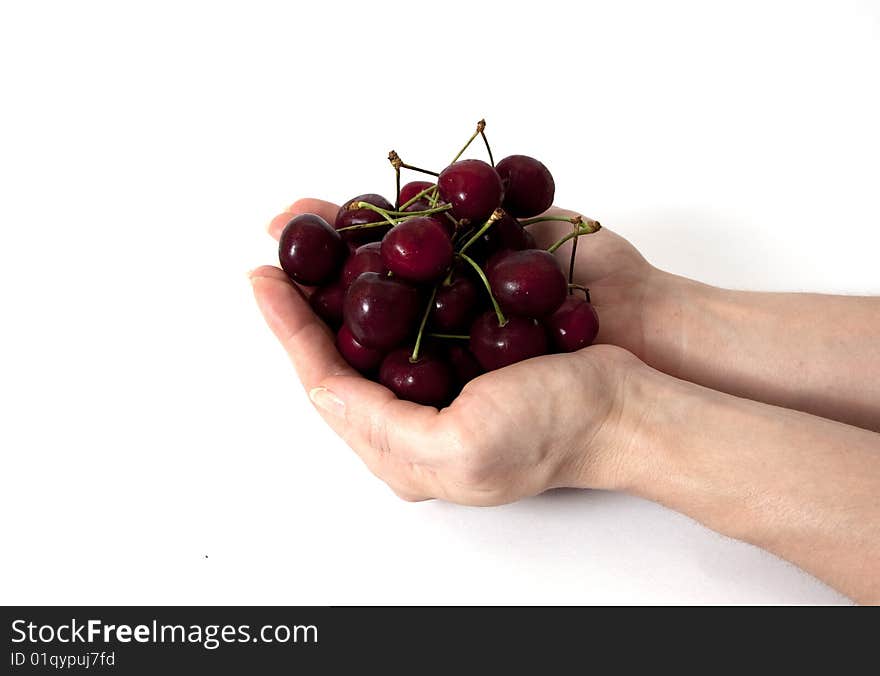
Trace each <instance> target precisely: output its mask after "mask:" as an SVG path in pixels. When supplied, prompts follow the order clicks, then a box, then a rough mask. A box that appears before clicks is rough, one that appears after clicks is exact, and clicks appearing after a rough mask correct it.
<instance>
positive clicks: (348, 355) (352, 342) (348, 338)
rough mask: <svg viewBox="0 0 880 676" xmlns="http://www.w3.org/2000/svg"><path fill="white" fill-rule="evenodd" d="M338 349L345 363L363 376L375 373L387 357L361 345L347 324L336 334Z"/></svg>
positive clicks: (379, 351) (380, 351) (378, 351)
mask: <svg viewBox="0 0 880 676" xmlns="http://www.w3.org/2000/svg"><path fill="white" fill-rule="evenodd" d="M336 349H337V350H339V354H341V355H342V358H343V359H345V361H347V362H348V363H349V364H350V365H351V366H352V367H353V368H355V369H357V370H358V371H360V372H361V373H363V374H368V373H374V372H375V371H376V369H377V368H379V364H381V363H382V359H383V358H384V357H385V353H384V352H383V351H382V350H374V349H372V348H369V347H364V346H363V345H361V343H359V342H358V339H357V338H355V337H354V334H353V333H352V332H351V329H349V328H348V327H347V326H346V325H345V324H343V325H342V327H341V328H340V329H339V332H338V333H337V334H336Z"/></svg>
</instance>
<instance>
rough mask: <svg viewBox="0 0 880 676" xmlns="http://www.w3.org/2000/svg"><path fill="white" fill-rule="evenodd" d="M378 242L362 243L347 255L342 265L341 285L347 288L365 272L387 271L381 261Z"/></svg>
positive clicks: (381, 272) (380, 272)
mask: <svg viewBox="0 0 880 676" xmlns="http://www.w3.org/2000/svg"><path fill="white" fill-rule="evenodd" d="M380 246H381V244H380V243H379V242H369V243H368V244H362V245H361V246H359V247H358V248H357V249H356V250H355V252H354V253H353V254H352V255H351V256H349V257H348V259H347V260H346V261H345V265H343V266H342V285H343V286H344V287H345V288H346V289H347V288H348V287H349V286H351V283H352V282H353V281H354V280H356V279H357V278H358V277H360V276H361V275H362V274H363V273H365V272H378V273H379V274H383V273H385V272H388V270H387V269H386V268H385V264H384V263H383V262H382V253H381V251H380Z"/></svg>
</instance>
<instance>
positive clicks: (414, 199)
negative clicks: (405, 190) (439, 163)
mask: <svg viewBox="0 0 880 676" xmlns="http://www.w3.org/2000/svg"><path fill="white" fill-rule="evenodd" d="M436 187H437V186H435V185H429V186H428V187H427V188H425V189H424V190H422V191H421V192H419V193H418V194H416V195H413V196H412V197H410V198H409V199H408V200H407V201H406V202H405V203H404V204H401V205H400V206H399V207H397V210H398V211H403V210H404V209H406V208H407V207H408V206H409V205H410V204H413V203H414V202H418V201H419V200H420V199H421V198H422V197H427V195H428V193H429V192H431V191H432V190H433V189H434V188H436ZM397 198H398V199H400V191H399V190H398V192H397Z"/></svg>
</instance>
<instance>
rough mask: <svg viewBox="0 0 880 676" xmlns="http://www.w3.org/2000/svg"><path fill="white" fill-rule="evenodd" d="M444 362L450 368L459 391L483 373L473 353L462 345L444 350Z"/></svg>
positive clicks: (454, 345) (454, 344)
mask: <svg viewBox="0 0 880 676" xmlns="http://www.w3.org/2000/svg"><path fill="white" fill-rule="evenodd" d="M446 361H447V362H449V365H450V366H451V367H452V373H453V375H454V376H455V382H456V384H457V386H458V390H459V391H460V390H461V388H462V387H464V386H465V385H467V384H468V383H469V382H470V381H472V380H473V379H474V378H476V377H477V376H479V375H482V374H483V373H485V371H483V367H482V366H480V362H478V361H477V358H476V357H475V356H474V354H473V352H471V351H470V350H469V349H468V348H467V347H465V346H464V345H458V344H456V343H452V344H450V345H449V346H448V347H447V348H446Z"/></svg>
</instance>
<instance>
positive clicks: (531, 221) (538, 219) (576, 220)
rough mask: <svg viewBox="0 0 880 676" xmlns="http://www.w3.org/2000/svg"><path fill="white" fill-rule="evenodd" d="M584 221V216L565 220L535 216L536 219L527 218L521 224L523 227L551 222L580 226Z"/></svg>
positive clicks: (557, 217) (556, 217)
mask: <svg viewBox="0 0 880 676" xmlns="http://www.w3.org/2000/svg"><path fill="white" fill-rule="evenodd" d="M582 220H583V216H572V217H571V218H564V217H562V216H535V218H526V219H524V220H521V221H520V222H519V224H520V225H521V226H523V227H525V226H527V225H534V224H535V223H548V222H551V221H555V222H557V223H573V224H575V225H576V224H578V223H580V222H581V221H582Z"/></svg>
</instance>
